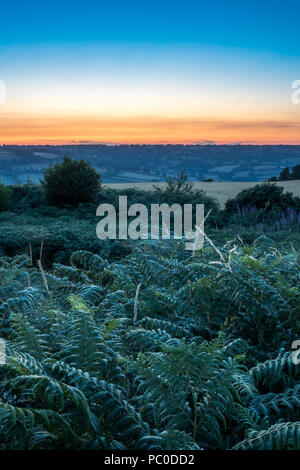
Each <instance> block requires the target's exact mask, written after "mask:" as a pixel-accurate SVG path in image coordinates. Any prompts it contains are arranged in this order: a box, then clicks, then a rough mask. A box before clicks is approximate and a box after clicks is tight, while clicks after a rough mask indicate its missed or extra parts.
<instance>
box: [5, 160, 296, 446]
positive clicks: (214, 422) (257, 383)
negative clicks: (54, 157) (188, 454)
mask: <svg viewBox="0 0 300 470" xmlns="http://www.w3.org/2000/svg"><path fill="white" fill-rule="evenodd" d="M65 164H66V163H65ZM80 165H81V170H82V163H80ZM51 171H52V170H51ZM88 171H89V169H88ZM50 173H51V172H50ZM75 173H76V172H75ZM90 176H91V178H92V179H93V178H94V176H95V175H94V174H93V173H92V174H91V175H90ZM74 178H75V180H76V174H74V175H72V178H71V179H72V180H73V179H74ZM50 180H53V178H52V174H51V178H50V179H49V180H48V181H50ZM45 182H46V180H45ZM79 183H80V181H79ZM96 183H97V181H96ZM45 184H46V183H45ZM54 184H56V181H55V178H54ZM96 186H97V184H96ZM76 187H77V188H78V185H77V186H76ZM68 188H69V189H70V190H71V189H72V185H71V184H70V185H69V187H68ZM0 189H1V188H0ZM48 189H49V188H48ZM1 190H2V195H3V198H2V201H3V204H4V203H5V204H6V207H5V209H6V210H5V211H2V212H1V214H0V338H2V339H4V340H5V345H6V362H5V364H3V365H1V366H0V449H1V450H7V449H8V450H18V449H162V450H164V449H182V450H184V449H186V450H187V449H206V450H211V449H234V450H240V449H260V450H262V449H284V450H285V449H300V411H299V410H300V406H299V405H300V365H299V364H297V362H299V361H295V352H294V351H293V350H292V344H293V342H294V341H297V340H299V326H300V290H299V266H300V255H299V249H300V237H299V223H300V216H299V214H300V199H299V198H295V197H293V196H292V195H291V194H285V195H284V194H283V192H282V190H281V189H280V188H278V187H276V186H274V185H271V184H266V185H260V186H258V187H255V188H250V189H248V190H246V191H242V192H241V193H240V194H238V196H237V197H236V198H234V199H232V200H230V201H228V203H227V204H226V206H225V209H224V210H223V211H221V210H220V208H219V206H218V204H217V202H216V201H215V200H214V199H212V198H210V197H208V196H207V195H206V194H205V193H203V191H196V190H194V188H193V187H192V186H191V185H190V184H189V183H188V182H187V181H186V178H185V175H184V174H182V173H181V174H180V175H179V177H178V179H177V180H176V181H170V182H168V185H167V188H166V189H164V190H161V188H154V189H153V191H152V192H150V193H149V192H144V191H137V190H128V191H127V192H126V193H125V194H126V195H127V197H128V205H130V204H131V203H134V202H140V203H144V204H146V205H147V206H148V205H149V204H151V203H154V202H155V203H162V202H167V203H168V204H172V203H174V202H179V203H181V204H184V203H194V204H195V203H204V204H205V210H206V214H208V212H209V213H210V215H209V218H208V219H207V224H206V227H205V232H206V239H205V245H204V248H203V249H201V250H199V251H196V252H195V253H191V252H188V251H185V249H184V241H174V240H169V241H166V240H164V241H163V242H160V241H155V242H154V241H143V242H142V241H138V242H130V241H122V242H121V241H117V240H116V241H109V240H106V241H100V240H98V239H97V238H96V234H95V227H96V222H97V220H96V217H95V212H96V207H97V204H98V203H99V202H100V201H101V202H108V203H111V204H114V205H115V206H117V203H116V202H117V200H118V197H119V195H120V193H119V192H118V191H114V190H107V189H101V191H100V192H98V193H97V195H96V196H95V194H92V193H91V194H90V195H89V197H88V198H87V199H86V196H85V199H84V200H85V201H87V200H89V201H90V202H85V203H84V204H80V203H79V201H76V204H68V205H67V203H70V202H74V201H75V199H72V194H71V195H70V194H68V195H66V194H65V195H64V196H67V197H66V201H65V204H64V206H63V207H56V206H54V205H53V200H50V199H51V198H50V199H49V197H48V199H47V191H45V192H43V191H42V189H41V187H39V186H36V185H32V184H31V183H30V182H29V183H28V184H27V185H25V186H18V187H12V188H10V189H8V188H6V187H4V186H3V187H2V189H1ZM122 194H124V192H122ZM70 196H71V197H70ZM58 202H60V201H58ZM59 205H60V204H59ZM2 208H3V207H2Z"/></svg>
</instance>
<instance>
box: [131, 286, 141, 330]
mask: <svg viewBox="0 0 300 470" xmlns="http://www.w3.org/2000/svg"><path fill="white" fill-rule="evenodd" d="M141 287H142V284H139V285H138V286H137V288H136V292H135V298H134V307H133V313H134V315H133V323H135V322H136V319H137V315H138V303H139V293H140V290H141Z"/></svg>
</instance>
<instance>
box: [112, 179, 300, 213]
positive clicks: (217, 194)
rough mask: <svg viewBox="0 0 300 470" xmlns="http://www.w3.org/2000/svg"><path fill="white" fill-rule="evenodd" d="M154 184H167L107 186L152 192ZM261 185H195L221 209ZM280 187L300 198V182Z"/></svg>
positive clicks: (218, 183) (160, 184) (222, 183)
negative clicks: (214, 200) (230, 200)
mask: <svg viewBox="0 0 300 470" xmlns="http://www.w3.org/2000/svg"><path fill="white" fill-rule="evenodd" d="M153 184H155V185H156V186H159V187H164V186H166V183H111V184H105V186H107V187H109V188H113V189H128V188H138V189H143V190H148V191H149V190H151V189H152V188H153ZM256 184H259V183H258V182H257V181H256V182H245V181H243V182H235V181H234V182H231V181H226V182H212V183H204V182H197V183H194V185H195V188H197V189H203V190H204V191H205V192H206V194H207V195H208V196H212V197H214V198H216V199H217V200H218V201H219V203H220V204H221V207H224V204H225V202H226V201H227V199H229V198H233V197H235V196H236V195H237V194H238V193H239V192H240V191H242V190H243V189H246V188H251V187H253V186H255V185H256ZM276 184H278V186H282V187H283V188H284V191H289V192H291V193H293V194H294V196H300V181H298V180H295V181H280V182H279V183H276Z"/></svg>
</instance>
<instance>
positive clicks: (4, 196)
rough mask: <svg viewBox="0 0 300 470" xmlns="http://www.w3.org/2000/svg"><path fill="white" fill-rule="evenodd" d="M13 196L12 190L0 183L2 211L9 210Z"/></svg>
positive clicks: (0, 205) (0, 208)
mask: <svg viewBox="0 0 300 470" xmlns="http://www.w3.org/2000/svg"><path fill="white" fill-rule="evenodd" d="M11 196H12V192H11V190H10V189H9V188H8V187H7V186H5V185H4V184H2V183H0V211H3V210H5V209H7V206H8V202H9V200H10V198H11Z"/></svg>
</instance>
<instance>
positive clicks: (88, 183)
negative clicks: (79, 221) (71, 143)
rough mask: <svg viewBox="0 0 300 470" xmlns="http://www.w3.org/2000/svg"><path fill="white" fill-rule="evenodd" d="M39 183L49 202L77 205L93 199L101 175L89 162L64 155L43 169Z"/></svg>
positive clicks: (99, 185) (97, 189) (98, 189)
mask: <svg viewBox="0 0 300 470" xmlns="http://www.w3.org/2000/svg"><path fill="white" fill-rule="evenodd" d="M41 183H42V186H43V188H44V191H45V194H46V196H47V198H48V200H49V202H50V203H52V204H55V205H57V206H61V205H70V206H77V205H78V204H79V203H81V202H91V201H92V200H93V199H94V197H95V196H96V194H97V193H98V192H99V191H100V188H101V175H100V173H98V172H97V171H96V170H95V169H94V168H92V166H91V165H90V163H89V162H86V161H84V160H80V161H78V160H72V159H71V158H69V157H65V158H64V160H63V161H62V162H61V163H56V164H55V165H50V167H49V168H47V169H46V170H45V172H44V178H43V179H42V180H41Z"/></svg>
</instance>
